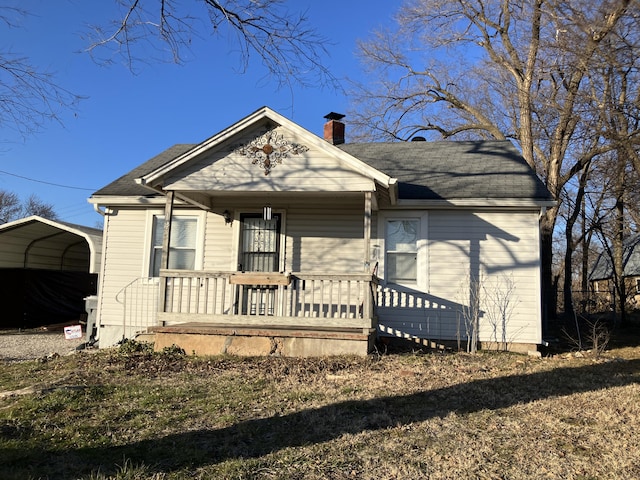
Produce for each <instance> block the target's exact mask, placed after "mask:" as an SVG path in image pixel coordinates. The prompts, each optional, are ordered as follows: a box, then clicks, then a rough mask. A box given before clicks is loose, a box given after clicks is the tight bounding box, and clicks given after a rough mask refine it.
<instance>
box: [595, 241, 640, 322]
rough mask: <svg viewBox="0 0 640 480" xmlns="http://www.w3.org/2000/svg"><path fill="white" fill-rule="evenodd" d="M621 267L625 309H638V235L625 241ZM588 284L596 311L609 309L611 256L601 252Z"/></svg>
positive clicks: (639, 246)
mask: <svg viewBox="0 0 640 480" xmlns="http://www.w3.org/2000/svg"><path fill="white" fill-rule="evenodd" d="M622 265H623V267H622V268H623V276H624V279H625V286H626V293H627V299H626V305H627V308H630V309H637V308H640V233H636V234H635V235H631V236H630V237H628V238H627V239H625V241H624V243H623V254H622ZM589 283H590V285H591V293H592V297H593V299H594V302H595V307H596V309H600V310H601V309H607V310H608V309H609V308H611V306H612V304H613V302H614V298H615V295H614V291H615V286H614V282H613V263H612V260H611V255H607V254H606V253H605V252H603V253H601V254H600V255H599V256H598V258H597V259H596V262H595V264H594V265H593V269H592V270H591V274H590V275H589Z"/></svg>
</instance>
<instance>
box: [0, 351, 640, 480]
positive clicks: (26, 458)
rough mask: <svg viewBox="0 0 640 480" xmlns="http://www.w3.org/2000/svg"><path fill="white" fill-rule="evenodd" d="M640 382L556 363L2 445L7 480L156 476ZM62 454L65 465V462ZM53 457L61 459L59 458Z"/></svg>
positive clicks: (610, 366) (635, 372)
mask: <svg viewBox="0 0 640 480" xmlns="http://www.w3.org/2000/svg"><path fill="white" fill-rule="evenodd" d="M639 381H640V360H629V361H611V362H607V363H601V364H595V365H589V366H582V367H574V368H557V369H554V370H552V371H549V372H542V373H533V374H526V375H524V374H523V375H513V376H508V377H500V378H492V379H483V380H475V381H472V382H469V383H464V384H460V385H455V386H450V387H445V388H440V389H435V390H426V391H423V392H419V393H415V394H411V395H404V396H389V397H379V398H375V399H372V400H362V401H346V402H339V403H335V404H331V405H327V406H324V407H321V408H317V409H309V410H304V411H300V412H297V413H292V414H289V415H283V416H275V417H269V418H263V419H256V420H250V421H246V422H242V423H238V424H236V425H233V426H231V427H227V428H221V429H213V430H198V431H190V432H185V433H180V434H175V435H168V436H166V437H164V438H158V439H151V440H143V441H138V442H134V443H130V444H127V445H124V446H114V447H107V448H78V449H75V450H68V451H64V452H60V451H52V450H50V449H48V448H47V446H46V445H38V446H27V447H25V448H22V449H21V450H20V451H19V452H17V451H10V450H6V449H5V450H0V475H1V476H2V478H48V479H54V478H78V477H80V476H83V475H85V476H86V475H89V474H90V473H91V472H94V473H95V472H96V471H99V472H101V473H102V474H104V475H113V474H114V473H116V471H117V468H118V467H117V466H118V465H123V462H124V459H128V460H129V462H130V464H132V465H142V464H144V465H145V466H146V467H147V468H148V469H149V471H150V473H151V474H153V473H170V472H172V471H175V470H179V469H184V468H186V469H195V468H198V467H204V466H207V465H214V464H216V463H219V462H222V461H224V460H228V459H237V458H245V459H246V458H257V457H261V456H263V455H265V454H268V453H270V452H277V451H279V450H281V449H284V448H287V447H300V446H305V445H311V444H316V443H320V442H326V441H330V440H334V439H336V438H338V437H340V436H341V435H344V434H357V433H360V432H364V431H373V430H378V429H384V428H386V427H389V426H396V425H405V424H410V423H413V422H421V421H424V420H428V419H430V418H434V417H444V416H446V415H447V414H448V413H450V412H454V413H457V414H465V413H471V412H476V411H480V410H485V409H490V410H496V409H501V408H506V407H510V406H513V405H517V404H525V403H529V402H532V401H536V400H544V399H552V398H554V397H560V396H565V395H571V394H574V393H582V392H590V391H597V390H600V389H606V388H610V387H618V386H625V385H630V384H634V383H637V382H639ZM0 433H1V432H0ZM61 458H62V459H64V460H65V462H64V465H62V464H61V462H60V459H61ZM53 459H56V460H55V461H54V460H53Z"/></svg>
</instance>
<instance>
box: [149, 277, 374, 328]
mask: <svg viewBox="0 0 640 480" xmlns="http://www.w3.org/2000/svg"><path fill="white" fill-rule="evenodd" d="M376 285H377V279H376V277H375V276H373V275H371V274H320V273H301V272H295V273H291V274H290V275H283V274H278V273H268V274H267V273H252V272H247V273H238V272H207V271H185V270H161V271H160V286H161V288H160V296H161V297H160V298H164V302H160V310H159V312H158V321H159V322H160V324H172V323H182V322H206V323H214V324H233V325H247V326H279V327H315V328H319V327H324V328H329V327H330V328H341V327H342V328H363V329H368V328H373V327H375V316H374V301H375V299H374V292H375V289H376Z"/></svg>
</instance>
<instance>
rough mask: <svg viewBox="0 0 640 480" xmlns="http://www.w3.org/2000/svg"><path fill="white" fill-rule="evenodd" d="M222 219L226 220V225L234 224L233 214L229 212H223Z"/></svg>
mask: <svg viewBox="0 0 640 480" xmlns="http://www.w3.org/2000/svg"><path fill="white" fill-rule="evenodd" d="M222 217H223V218H224V224H225V225H229V224H230V223H231V222H233V218H232V217H231V212H230V211H229V210H225V211H224V212H222Z"/></svg>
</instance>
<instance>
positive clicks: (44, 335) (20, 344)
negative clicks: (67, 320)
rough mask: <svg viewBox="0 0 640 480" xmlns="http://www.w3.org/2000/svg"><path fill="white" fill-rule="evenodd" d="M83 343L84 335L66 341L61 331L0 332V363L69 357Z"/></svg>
mask: <svg viewBox="0 0 640 480" xmlns="http://www.w3.org/2000/svg"><path fill="white" fill-rule="evenodd" d="M83 343H84V335H83V337H82V338H81V339H74V340H67V339H65V338H64V332H63V331H62V330H60V331H53V332H47V331H38V330H29V331H24V332H0V361H5V362H16V361H22V360H36V359H39V358H43V357H46V356H48V355H52V354H58V355H69V354H72V353H74V352H76V351H77V350H76V348H77V347H78V346H80V345H82V344H83Z"/></svg>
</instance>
